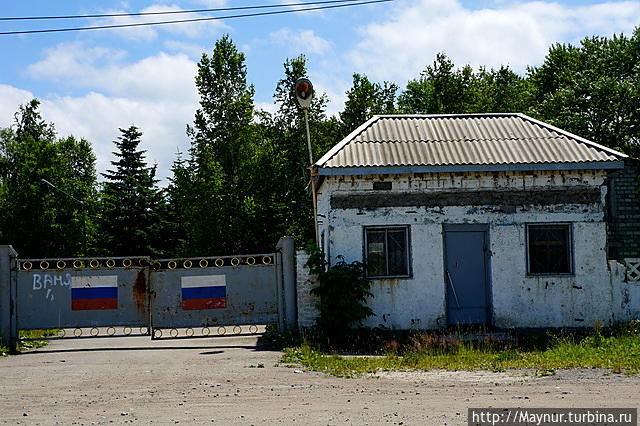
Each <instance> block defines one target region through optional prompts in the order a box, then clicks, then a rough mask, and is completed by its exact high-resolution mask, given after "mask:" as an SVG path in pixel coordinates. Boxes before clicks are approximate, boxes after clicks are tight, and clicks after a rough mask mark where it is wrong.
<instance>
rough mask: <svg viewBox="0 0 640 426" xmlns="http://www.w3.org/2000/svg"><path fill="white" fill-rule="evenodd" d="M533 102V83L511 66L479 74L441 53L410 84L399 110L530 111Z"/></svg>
mask: <svg viewBox="0 0 640 426" xmlns="http://www.w3.org/2000/svg"><path fill="white" fill-rule="evenodd" d="M531 103H532V99H531V89H530V84H529V83H528V81H527V80H526V79H525V78H523V77H520V76H519V75H517V74H516V73H514V72H513V71H512V70H511V69H509V67H506V66H502V67H500V68H499V69H497V70H494V69H491V70H489V71H487V70H486V69H485V68H484V67H481V68H480V69H479V70H478V71H477V72H476V71H474V70H473V69H472V68H471V67H470V66H469V65H465V66H464V67H462V68H456V67H455V65H454V64H453V62H452V61H451V60H450V59H449V58H447V56H446V55H445V54H443V53H439V54H438V55H437V56H436V60H435V61H434V62H433V64H432V65H429V66H427V67H426V68H425V70H424V71H423V72H422V73H421V75H420V77H419V78H418V79H416V80H411V81H409V82H408V83H407V87H406V89H405V91H404V92H403V93H402V94H401V95H400V97H399V99H398V108H399V109H400V110H401V111H402V112H406V113H422V114H472V113H487V112H528V111H529V110H530V108H531Z"/></svg>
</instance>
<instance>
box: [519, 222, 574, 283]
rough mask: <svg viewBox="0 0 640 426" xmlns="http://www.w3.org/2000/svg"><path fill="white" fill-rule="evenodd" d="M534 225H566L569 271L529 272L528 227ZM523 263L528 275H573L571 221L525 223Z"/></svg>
mask: <svg viewBox="0 0 640 426" xmlns="http://www.w3.org/2000/svg"><path fill="white" fill-rule="evenodd" d="M536 226H566V227H567V230H568V231H569V238H568V240H569V242H568V247H567V250H568V251H569V252H568V254H567V258H568V262H569V272H531V253H530V249H529V245H530V244H529V228H530V227H536ZM525 253H526V258H525V263H526V265H525V266H526V272H527V276H528V277H573V276H575V259H574V256H575V247H574V241H573V223H572V222H531V223H526V224H525Z"/></svg>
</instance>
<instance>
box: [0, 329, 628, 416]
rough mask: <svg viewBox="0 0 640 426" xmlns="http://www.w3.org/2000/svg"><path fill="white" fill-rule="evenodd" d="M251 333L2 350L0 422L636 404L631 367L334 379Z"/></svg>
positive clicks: (449, 412)
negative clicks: (290, 364) (291, 364)
mask: <svg viewBox="0 0 640 426" xmlns="http://www.w3.org/2000/svg"><path fill="white" fill-rule="evenodd" d="M256 342H257V339H256V337H255V336H246V337H217V338H207V339H176V340H160V341H151V340H150V339H149V338H148V337H115V338H89V339H61V340H55V341H52V342H51V343H50V344H49V346H47V347H45V348H41V349H38V350H34V351H32V352H29V353H26V354H23V355H19V356H13V357H7V358H0V423H7V424H16V423H21V424H47V425H48V424H86V425H89V424H112V423H118V424H121V423H135V424H149V423H156V424H175V423H181V424H201V423H214V424H223V425H227V424H243V425H251V424H256V425H257V424H288V425H290V424H313V425H328V424H332V425H333V424H356V425H364V424H405V425H425V424H427V425H431V424H433V425H445V424H446V425H462V424H466V419H467V407H485V406H493V407H518V406H519V407H545V406H553V407H638V406H640V392H638V390H639V389H640V377H637V376H635V377H627V376H624V375H616V374H613V375H605V374H603V373H604V372H603V371H601V370H578V371H565V372H559V373H558V374H556V375H554V376H548V377H540V378H536V377H534V376H533V375H532V374H528V375H527V374H526V372H509V373H491V372H442V371H438V372H426V373H386V374H382V375H381V376H380V377H379V378H360V379H340V378H335V377H329V376H325V375H322V374H317V373H310V372H301V371H300V370H297V369H292V368H286V367H277V366H275V364H276V362H277V360H278V359H279V358H280V355H281V354H280V353H279V352H275V351H269V350H262V349H263V348H261V347H259V346H258V347H256ZM259 364H262V365H264V368H251V366H254V367H255V366H258V365H259Z"/></svg>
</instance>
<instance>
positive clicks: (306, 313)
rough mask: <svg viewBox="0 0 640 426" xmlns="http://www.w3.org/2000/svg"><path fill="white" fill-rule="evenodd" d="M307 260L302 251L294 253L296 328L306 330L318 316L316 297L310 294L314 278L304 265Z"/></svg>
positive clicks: (317, 299) (314, 282)
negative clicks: (296, 301) (296, 297)
mask: <svg viewBox="0 0 640 426" xmlns="http://www.w3.org/2000/svg"><path fill="white" fill-rule="evenodd" d="M307 260H309V255H308V254H307V253H305V252H304V250H298V251H297V253H296V288H297V291H298V327H300V328H307V327H312V326H313V325H315V322H316V318H317V317H318V316H319V312H318V309H316V303H317V302H318V301H319V298H318V296H314V295H313V294H311V289H312V288H314V287H316V286H317V285H318V284H317V283H316V281H315V279H314V276H311V275H310V274H309V269H308V268H307V267H305V266H304V265H305V264H306V263H307Z"/></svg>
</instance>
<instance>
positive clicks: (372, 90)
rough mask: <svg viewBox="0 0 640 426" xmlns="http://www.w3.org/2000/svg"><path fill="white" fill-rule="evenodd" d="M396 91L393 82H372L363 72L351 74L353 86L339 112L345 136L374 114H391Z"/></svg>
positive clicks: (394, 103)
mask: <svg viewBox="0 0 640 426" xmlns="http://www.w3.org/2000/svg"><path fill="white" fill-rule="evenodd" d="M397 92H398V86H396V85H395V84H394V83H389V82H388V81H385V82H383V83H382V84H380V83H372V82H371V81H370V80H369V79H368V78H367V76H366V75H364V74H358V73H355V74H353V86H352V87H351V89H349V90H348V91H347V100H346V101H345V103H344V110H343V111H342V112H341V113H340V121H341V122H342V126H343V130H342V131H343V134H344V135H345V136H346V135H347V134H349V133H350V132H351V131H353V130H355V129H356V128H357V127H358V126H360V125H361V124H362V123H364V122H365V121H367V120H368V119H370V118H371V117H372V116H373V115H375V114H393V113H394V112H395V110H396V95H397Z"/></svg>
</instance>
